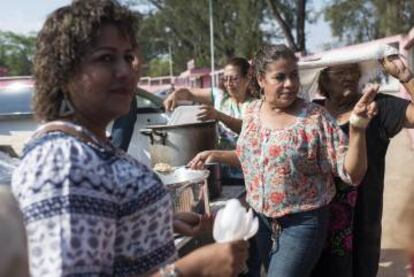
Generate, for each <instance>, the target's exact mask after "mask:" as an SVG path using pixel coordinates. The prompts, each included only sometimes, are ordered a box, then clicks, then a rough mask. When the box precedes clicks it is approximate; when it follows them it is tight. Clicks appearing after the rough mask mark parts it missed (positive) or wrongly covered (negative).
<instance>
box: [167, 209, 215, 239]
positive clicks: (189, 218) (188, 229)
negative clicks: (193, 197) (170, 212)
mask: <svg viewBox="0 0 414 277" xmlns="http://www.w3.org/2000/svg"><path fill="white" fill-rule="evenodd" d="M213 221H214V217H213V216H212V215H200V214H196V213H192V212H179V213H176V214H174V221H173V227H174V231H175V232H177V233H179V234H181V235H184V236H190V237H195V236H198V235H201V234H204V233H207V232H210V233H211V232H212V229H213Z"/></svg>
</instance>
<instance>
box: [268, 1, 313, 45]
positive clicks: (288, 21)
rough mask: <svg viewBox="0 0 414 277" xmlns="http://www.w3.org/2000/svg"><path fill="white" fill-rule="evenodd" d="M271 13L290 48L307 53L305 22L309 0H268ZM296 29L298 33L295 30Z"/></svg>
mask: <svg viewBox="0 0 414 277" xmlns="http://www.w3.org/2000/svg"><path fill="white" fill-rule="evenodd" d="M266 3H267V5H268V7H269V10H270V13H271V15H272V16H273V18H274V19H275V21H276V22H277V23H278V25H279V27H280V29H281V31H282V32H283V35H284V37H285V39H286V41H287V43H288V45H289V47H290V48H292V49H293V50H295V51H296V52H303V53H306V33H305V22H306V21H307V20H308V19H309V18H308V17H307V14H308V13H307V11H306V4H307V0H296V1H291V0H266ZM294 29H296V34H294V33H293V30H294Z"/></svg>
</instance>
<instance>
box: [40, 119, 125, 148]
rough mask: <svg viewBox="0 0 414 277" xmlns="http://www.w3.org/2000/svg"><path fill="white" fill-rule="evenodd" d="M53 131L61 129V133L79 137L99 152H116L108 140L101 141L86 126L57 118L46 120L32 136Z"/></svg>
mask: <svg viewBox="0 0 414 277" xmlns="http://www.w3.org/2000/svg"><path fill="white" fill-rule="evenodd" d="M53 131H61V132H63V133H66V134H69V135H72V136H74V137H76V138H78V139H80V140H81V141H83V142H84V143H86V144H88V145H89V146H92V147H93V148H95V149H97V150H99V151H100V152H104V151H109V152H117V148H116V147H115V146H114V145H113V144H112V143H111V142H110V141H106V142H103V141H102V140H100V139H98V137H97V136H96V135H95V134H94V133H93V132H91V131H90V130H89V129H87V128H86V127H84V126H82V125H79V124H76V123H73V122H70V121H63V120H57V121H51V122H48V123H46V124H44V125H42V126H41V127H40V128H39V129H38V130H37V131H36V132H35V133H34V134H33V137H37V136H40V135H42V134H44V133H48V132H53Z"/></svg>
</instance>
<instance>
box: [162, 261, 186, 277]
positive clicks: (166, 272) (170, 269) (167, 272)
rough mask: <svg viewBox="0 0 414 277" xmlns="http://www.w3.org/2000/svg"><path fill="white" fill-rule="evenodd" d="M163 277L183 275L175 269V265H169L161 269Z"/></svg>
mask: <svg viewBox="0 0 414 277" xmlns="http://www.w3.org/2000/svg"><path fill="white" fill-rule="evenodd" d="M160 275H161V277H180V276H181V273H180V271H178V269H177V268H176V267H175V264H168V265H166V266H164V267H161V268H160Z"/></svg>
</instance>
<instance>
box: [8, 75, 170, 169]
mask: <svg viewBox="0 0 414 277" xmlns="http://www.w3.org/2000/svg"><path fill="white" fill-rule="evenodd" d="M33 89H34V80H33V79H32V78H31V77H6V78H0V103H1V104H0V146H8V145H10V146H12V148H13V150H14V151H15V152H16V153H17V154H21V151H22V149H23V145H24V143H25V142H26V141H27V140H28V139H29V137H30V136H31V134H32V133H33V132H34V130H36V128H37V127H38V126H39V124H38V123H37V122H35V121H34V119H33V112H32V108H31V101H32V95H33ZM136 97H137V114H138V116H137V121H136V123H135V127H134V134H133V136H132V139H131V143H130V145H129V148H128V153H130V154H131V155H132V156H133V157H135V158H136V159H138V160H140V161H142V162H143V163H145V164H147V165H149V164H150V155H149V152H148V150H149V144H150V142H149V139H148V137H146V136H143V135H142V134H141V133H140V132H139V130H140V129H143V128H145V127H146V126H147V125H154V124H166V123H167V121H168V117H167V115H166V114H165V113H164V108H163V105H162V99H161V98H160V97H158V96H156V95H154V94H152V93H150V92H148V91H145V90H143V89H140V88H138V89H137V94H136ZM111 128H112V124H110V126H109V127H108V131H109V132H110V130H111Z"/></svg>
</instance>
